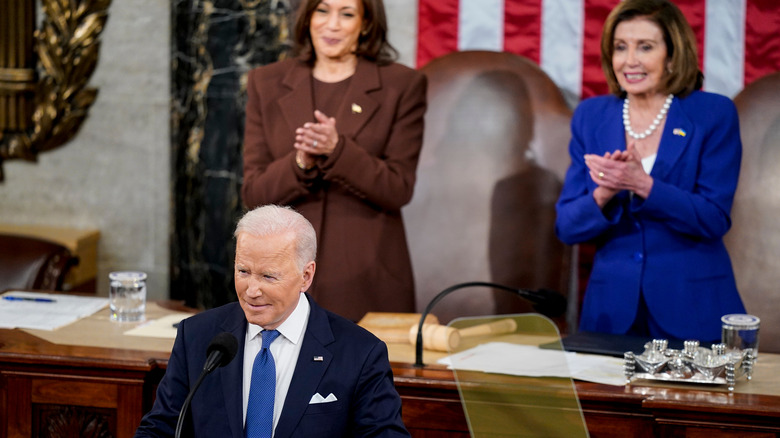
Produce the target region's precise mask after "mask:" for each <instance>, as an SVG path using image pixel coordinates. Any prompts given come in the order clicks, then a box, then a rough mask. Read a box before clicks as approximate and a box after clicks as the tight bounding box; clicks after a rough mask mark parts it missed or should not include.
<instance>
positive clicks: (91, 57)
mask: <svg viewBox="0 0 780 438" xmlns="http://www.w3.org/2000/svg"><path fill="white" fill-rule="evenodd" d="M23 3H28V4H29V3H34V2H28V1H24V2H22V3H19V4H23ZM4 4H5V3H4ZM110 5H111V0H42V1H41V10H42V11H43V14H44V16H43V19H42V22H41V25H40V28H39V29H36V30H35V31H34V45H35V53H36V54H37V63H38V68H37V72H35V73H37V75H38V80H37V82H35V83H34V84H32V83H28V85H27V86H25V84H24V80H25V78H28V77H29V76H32V72H30V69H26V70H25V69H23V68H13V66H12V68H5V69H4V68H2V66H0V93H3V92H4V91H7V92H9V93H10V92H12V91H14V90H17V91H18V90H22V91H23V90H24V89H25V87H27V88H31V89H33V90H34V98H33V109H32V116H31V122H32V123H29V126H27V127H26V129H23V130H17V131H11V132H3V131H0V181H3V171H2V163H3V161H4V160H8V159H24V160H28V161H36V160H37V155H38V154H39V153H40V152H44V151H49V150H52V149H55V148H57V147H60V146H62V145H63V144H65V143H66V142H68V141H69V140H71V139H72V138H73V137H74V136H75V135H76V133H77V132H78V130H79V128H80V127H81V124H82V122H84V120H85V119H86V117H87V113H88V111H89V108H90V106H92V104H93V103H94V102H95V99H96V98H97V94H98V90H97V89H96V88H92V87H87V82H88V81H89V79H90V77H91V76H92V73H94V71H95V68H96V67H97V61H98V49H99V48H100V39H99V38H100V34H101V32H102V31H103V28H104V26H105V24H106V20H108V7H109V6H110ZM6 7H8V8H9V9H12V11H11V12H17V13H18V14H20V16H21V14H22V13H23V12H20V10H21V9H22V8H26V7H28V6H26V5H25V6H18V5H17V6H15V8H16V10H13V9H14V6H6ZM33 7H34V5H33ZM7 12H8V11H2V13H3V14H6V13H7ZM9 15H10V14H9ZM9 44H10V43H9ZM4 73H5V74H4ZM28 79H29V78H28ZM14 81H16V82H14ZM9 84H10V85H9ZM9 90H10V91H9ZM1 111H3V110H2V109H0V112H1ZM6 111H9V112H13V110H8V109H7V108H6ZM0 115H2V114H0Z"/></svg>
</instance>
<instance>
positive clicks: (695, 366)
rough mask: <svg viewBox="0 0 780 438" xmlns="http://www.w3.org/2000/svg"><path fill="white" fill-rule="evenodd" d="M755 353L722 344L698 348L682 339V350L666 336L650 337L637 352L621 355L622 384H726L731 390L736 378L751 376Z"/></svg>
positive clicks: (695, 344) (692, 341)
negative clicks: (638, 382) (623, 379)
mask: <svg viewBox="0 0 780 438" xmlns="http://www.w3.org/2000/svg"><path fill="white" fill-rule="evenodd" d="M754 360H755V355H754V352H753V349H752V348H746V349H743V350H727V349H726V345H725V344H712V346H711V347H710V348H706V347H701V346H700V345H699V341H696V340H688V341H685V343H684V347H683V349H682V350H675V349H671V348H668V341H667V340H666V339H653V341H652V342H648V343H646V344H645V350H644V352H642V354H640V355H636V354H635V353H634V352H632V351H628V352H626V353H625V354H624V355H623V361H624V363H623V372H624V374H625V376H626V384H630V383H631V382H633V381H635V380H659V381H665V382H684V383H701V384H712V385H728V389H729V391H730V392H732V391H734V385H735V384H736V380H737V379H738V378H740V377H742V376H745V378H746V379H747V380H751V379H752V377H753V363H754Z"/></svg>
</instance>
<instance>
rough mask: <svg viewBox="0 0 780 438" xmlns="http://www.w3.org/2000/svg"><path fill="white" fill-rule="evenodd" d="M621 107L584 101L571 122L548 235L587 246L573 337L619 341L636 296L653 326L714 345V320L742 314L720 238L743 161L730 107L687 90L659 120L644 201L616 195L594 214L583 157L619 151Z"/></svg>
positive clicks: (613, 100) (618, 102) (611, 100)
mask: <svg viewBox="0 0 780 438" xmlns="http://www.w3.org/2000/svg"><path fill="white" fill-rule="evenodd" d="M622 108H623V101H622V99H618V98H617V97H615V96H612V95H610V96H600V97H595V98H591V99H587V100H585V101H583V102H582V103H581V104H580V105H579V106H578V108H577V110H576V111H575V113H574V116H573V118H572V124H571V131H572V139H571V143H570V145H569V152H570V154H571V160H572V162H571V166H570V167H569V170H568V171H567V173H566V179H565V181H564V186H563V189H562V192H561V195H560V198H559V199H558V203H557V205H556V208H557V213H558V216H557V220H556V233H557V234H558V237H559V238H560V239H561V240H562V241H563V242H564V243H567V244H569V245H573V244H577V243H582V242H592V243H595V245H596V254H595V256H594V260H593V269H592V272H591V276H590V280H589V282H588V287H587V290H586V293H585V299H584V303H583V308H582V314H581V319H580V329H581V330H586V331H597V332H606V333H618V334H622V333H626V331H627V330H628V329H629V328H630V327H631V325H632V323H633V322H634V319H635V317H636V314H637V307H638V304H639V297H640V293H641V294H643V295H644V298H645V301H646V302H647V307H648V309H649V311H650V314H651V315H652V316H653V318H654V319H655V320H656V321H657V322H658V324H659V325H660V326H661V328H663V329H664V331H666V332H667V333H669V334H672V335H674V336H675V337H677V338H679V339H698V340H702V341H711V340H717V339H720V317H721V316H723V315H724V314H727V313H742V312H744V311H745V308H744V306H743V304H742V301H741V299H740V297H739V294H738V293H737V287H736V282H735V280H734V273H733V271H732V268H731V261H730V259H729V256H728V253H727V252H726V247H725V246H724V244H723V236H724V235H725V234H726V232H727V231H728V230H729V228H730V227H731V218H730V212H731V204H732V201H733V198H734V191H735V190H736V188H737V180H738V178H739V167H740V160H741V156H742V144H741V141H740V133H739V121H738V118H737V112H736V108H735V106H734V104H733V103H732V102H731V100H730V99H728V98H727V97H724V96H720V95H717V94H712V93H706V92H702V91H696V92H693V93H692V94H690V95H689V96H687V97H685V98H675V99H674V101H673V102H672V105H671V108H669V112H668V113H667V120H666V125H665V126H664V130H663V133H662V137H661V144H660V146H659V148H658V156H657V158H656V161H655V165H654V166H653V169H652V171H651V173H650V176H652V177H653V188H652V190H651V192H650V195H649V196H648V197H647V199H641V198H640V197H638V196H631V195H630V194H629V193H628V192H625V191H624V192H621V193H619V194H617V195H616V196H615V198H613V199H612V200H611V201H610V202H609V203H608V204H607V205H606V206H605V207H604V209H603V210H602V209H599V207H598V206H597V205H596V202H595V201H594V199H593V196H592V192H593V190H594V189H595V188H596V183H594V182H593V181H592V180H591V178H590V176H589V175H588V168H587V167H586V166H585V160H584V155H585V154H597V155H603V154H604V153H605V152H607V151H610V152H612V151H614V150H616V149H621V150H625V149H626V140H625V131H624V128H623V120H622Z"/></svg>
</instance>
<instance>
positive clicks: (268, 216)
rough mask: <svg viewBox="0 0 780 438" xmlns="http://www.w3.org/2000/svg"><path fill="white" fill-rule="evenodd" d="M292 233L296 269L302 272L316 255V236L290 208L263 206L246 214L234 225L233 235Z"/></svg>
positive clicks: (310, 226) (309, 224) (301, 217)
mask: <svg viewBox="0 0 780 438" xmlns="http://www.w3.org/2000/svg"><path fill="white" fill-rule="evenodd" d="M287 232H292V233H294V234H295V253H296V254H295V255H296V262H297V263H298V269H300V270H301V271H303V268H304V267H305V266H306V264H307V263H309V262H313V261H314V258H315V257H316V255H317V234H316V233H315V232H314V227H313V226H312V225H311V223H310V222H309V221H308V220H307V219H306V218H305V217H303V216H302V215H301V214H300V213H298V212H297V211H295V210H293V209H292V208H290V207H282V206H278V205H263V206H260V207H257V208H255V209H253V210H251V211H249V212H248V213H246V214H245V215H244V216H243V217H242V218H241V219H240V220H239V221H238V224H237V225H236V231H235V232H234V233H233V235H234V236H235V237H238V235H239V234H240V233H248V234H250V235H252V236H257V237H264V236H274V235H278V234H284V233H287Z"/></svg>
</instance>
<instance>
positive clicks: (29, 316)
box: [0, 290, 108, 330]
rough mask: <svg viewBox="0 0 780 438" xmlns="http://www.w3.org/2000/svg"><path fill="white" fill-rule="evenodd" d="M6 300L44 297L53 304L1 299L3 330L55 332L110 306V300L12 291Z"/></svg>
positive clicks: (7, 294) (1, 324)
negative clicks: (9, 298)
mask: <svg viewBox="0 0 780 438" xmlns="http://www.w3.org/2000/svg"><path fill="white" fill-rule="evenodd" d="M2 296H3V297H6V296H13V297H20V298H44V299H51V300H54V301H53V302H40V301H9V300H7V299H4V298H2V297H0V328H9V329H13V328H26V329H38V330H55V329H57V328H60V327H62V326H65V325H68V324H70V323H72V322H75V321H77V320H78V319H79V318H83V317H85V316H89V315H92V314H93V313H95V312H97V311H98V310H100V309H103V308H104V307H106V306H107V305H108V298H97V297H82V296H77V295H65V294H48V293H38V292H27V291H19V290H12V291H8V292H6V293H4V294H3V295H2Z"/></svg>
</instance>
